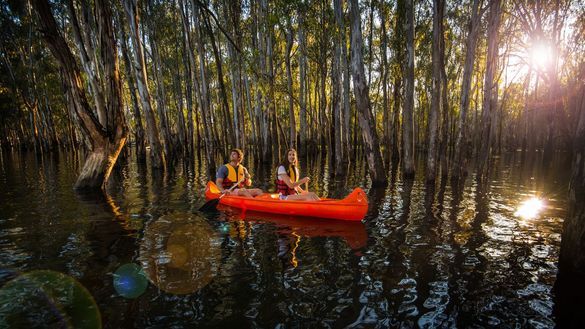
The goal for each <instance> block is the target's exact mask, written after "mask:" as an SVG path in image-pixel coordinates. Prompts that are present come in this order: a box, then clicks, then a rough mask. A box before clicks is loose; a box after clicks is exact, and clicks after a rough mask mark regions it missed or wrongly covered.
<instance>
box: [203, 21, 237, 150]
mask: <svg viewBox="0 0 585 329" xmlns="http://www.w3.org/2000/svg"><path fill="white" fill-rule="evenodd" d="M202 19H203V23H204V24H205V31H206V32H207V35H208V36H209V43H210V44H211V49H212V50H213V56H214V58H215V64H216V67H217V81H218V82H219V92H220V95H219V98H220V102H219V103H220V104H221V108H222V110H223V116H224V118H225V123H226V129H225V130H223V131H224V132H225V133H226V134H227V137H228V141H229V143H230V144H231V145H234V146H236V145H237V132H236V130H235V128H236V127H237V126H236V125H235V122H237V120H234V121H233V122H232V121H230V117H231V115H230V105H229V100H228V96H227V92H226V87H225V82H224V80H223V78H224V74H223V64H222V62H223V61H222V59H221V54H220V53H219V49H218V48H217V42H216V40H215V33H214V32H213V30H212V28H211V24H210V23H209V20H208V18H207V17H202ZM201 36H203V34H201ZM200 40H201V39H200ZM234 106H235V104H234ZM234 112H236V107H234ZM236 116H237V114H234V117H236ZM236 147H237V146H236Z"/></svg>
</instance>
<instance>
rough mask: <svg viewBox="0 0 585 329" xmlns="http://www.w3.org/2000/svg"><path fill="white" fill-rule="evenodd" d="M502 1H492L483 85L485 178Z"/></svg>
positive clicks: (495, 96)
mask: <svg viewBox="0 0 585 329" xmlns="http://www.w3.org/2000/svg"><path fill="white" fill-rule="evenodd" d="M500 16H501V3H500V0H493V1H491V3H490V13H489V18H488V51H487V65H486V72H485V80H484V86H483V93H484V94H483V108H482V135H481V141H483V142H482V143H481V151H480V155H479V161H478V175H479V177H480V178H481V179H482V180H485V179H486V178H487V175H488V171H489V156H490V142H489V141H490V139H491V138H490V133H491V117H492V111H494V110H495V109H497V101H498V94H497V85H498V83H497V81H496V79H495V72H496V69H497V64H498V63H497V60H498V28H499V26H500Z"/></svg>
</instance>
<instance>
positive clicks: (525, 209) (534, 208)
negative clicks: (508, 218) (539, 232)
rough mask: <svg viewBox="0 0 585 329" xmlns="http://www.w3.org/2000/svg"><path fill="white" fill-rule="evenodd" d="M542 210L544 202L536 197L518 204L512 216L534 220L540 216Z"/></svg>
mask: <svg viewBox="0 0 585 329" xmlns="http://www.w3.org/2000/svg"><path fill="white" fill-rule="evenodd" d="M543 208H544V201H543V200H541V199H539V198H537V197H532V198H530V199H528V200H525V201H524V202H522V203H521V204H520V206H518V209H517V210H516V212H515V213H514V216H516V217H520V218H523V219H534V218H536V217H538V215H540V213H541V212H542V209H543Z"/></svg>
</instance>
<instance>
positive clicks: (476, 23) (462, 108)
mask: <svg viewBox="0 0 585 329" xmlns="http://www.w3.org/2000/svg"><path fill="white" fill-rule="evenodd" d="M480 20H481V16H480V14H479V0H473V5H472V7H471V18H470V19H469V32H468V34H467V41H466V43H465V45H466V47H465V48H466V50H467V52H466V53H465V64H464V66H463V80H462V82H461V99H460V103H459V120H458V122H457V130H458V133H457V139H456V140H455V156H454V157H453V170H452V172H451V177H452V178H454V179H456V178H458V177H461V176H465V175H466V174H467V172H466V167H467V165H466V162H467V158H466V155H467V152H466V147H465V145H466V144H467V112H468V111H469V100H470V98H471V95H470V93H471V78H472V76H473V67H474V63H475V51H476V48H477V38H478V33H479V28H480V25H481V24H480Z"/></svg>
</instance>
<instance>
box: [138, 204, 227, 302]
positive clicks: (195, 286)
mask: <svg viewBox="0 0 585 329" xmlns="http://www.w3.org/2000/svg"><path fill="white" fill-rule="evenodd" d="M219 244H220V243H219V241H218V239H217V237H216V236H215V234H214V232H213V230H212V229H211V227H210V226H209V225H208V224H207V223H206V222H205V219H203V218H201V217H198V216H194V215H179V214H174V215H165V216H162V217H160V218H158V219H156V220H153V221H152V222H150V223H148V224H147V225H146V226H145V229H144V236H143V238H142V241H141V243H140V256H139V261H140V262H141V263H142V266H143V269H144V272H145V273H146V275H147V277H148V279H149V280H150V282H152V283H153V284H154V285H155V286H157V287H158V288H160V289H161V290H163V291H166V292H169V293H172V294H189V293H193V292H196V291H198V290H200V289H201V288H203V287H204V286H206V285H207V284H209V282H211V280H212V279H213V277H215V276H216V275H217V267H218V264H219V260H220V256H221V251H220V249H219Z"/></svg>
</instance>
